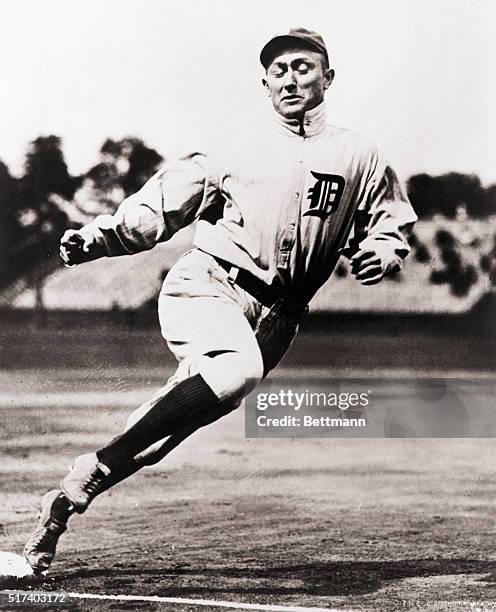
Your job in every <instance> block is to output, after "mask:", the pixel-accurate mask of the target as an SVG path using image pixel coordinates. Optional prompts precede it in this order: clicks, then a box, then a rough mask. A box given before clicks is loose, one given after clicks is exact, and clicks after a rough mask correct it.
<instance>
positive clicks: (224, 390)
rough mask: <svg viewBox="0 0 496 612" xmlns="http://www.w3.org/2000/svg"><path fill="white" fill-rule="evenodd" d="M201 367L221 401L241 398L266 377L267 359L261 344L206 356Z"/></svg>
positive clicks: (204, 376) (200, 371) (198, 364)
mask: <svg viewBox="0 0 496 612" xmlns="http://www.w3.org/2000/svg"><path fill="white" fill-rule="evenodd" d="M197 369H198V373H199V374H200V375H201V376H202V377H203V379H204V380H205V382H206V383H207V384H208V385H209V387H210V388H211V389H212V391H213V392H214V393H215V395H216V396H217V397H218V398H219V400H220V401H221V402H223V403H231V402H239V401H240V400H241V399H242V398H243V397H244V396H245V395H247V394H248V393H250V392H251V391H253V389H254V388H255V386H256V385H257V384H258V383H259V382H260V380H261V379H262V376H263V360H262V355H261V353H260V350H259V349H258V347H257V350H256V351H251V352H250V353H249V352H246V353H241V352H238V351H226V352H222V353H218V354H216V355H215V357H207V356H202V357H201V358H200V359H198V361H197Z"/></svg>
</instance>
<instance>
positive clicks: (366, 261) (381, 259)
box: [350, 243, 399, 285]
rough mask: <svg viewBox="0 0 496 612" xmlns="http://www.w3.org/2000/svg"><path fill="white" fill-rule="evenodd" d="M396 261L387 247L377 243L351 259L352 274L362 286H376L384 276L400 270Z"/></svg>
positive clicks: (360, 251) (358, 252) (361, 250)
mask: <svg viewBox="0 0 496 612" xmlns="http://www.w3.org/2000/svg"><path fill="white" fill-rule="evenodd" d="M396 259H397V258H396V257H394V255H393V254H392V253H391V249H389V248H388V246H387V245H381V244H380V243H376V244H375V245H374V246H373V247H368V248H363V249H360V250H359V251H357V252H356V253H355V254H354V255H353V257H351V259H350V262H351V273H352V274H354V275H355V277H356V279H357V280H359V281H360V282H361V283H362V285H376V284H377V283H380V282H381V280H382V279H383V278H384V276H386V275H387V274H391V273H392V272H394V271H395V270H397V269H399V265H398V263H397V261H396Z"/></svg>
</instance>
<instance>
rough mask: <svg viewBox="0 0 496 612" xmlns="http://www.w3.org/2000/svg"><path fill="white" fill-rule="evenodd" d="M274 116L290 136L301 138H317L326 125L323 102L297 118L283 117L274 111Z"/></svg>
mask: <svg viewBox="0 0 496 612" xmlns="http://www.w3.org/2000/svg"><path fill="white" fill-rule="evenodd" d="M274 114H275V116H276V119H277V122H278V123H279V124H280V125H282V126H283V127H284V128H286V129H287V130H289V131H290V132H291V133H292V134H295V135H296V136H301V137H302V138H311V137H312V136H317V135H318V134H320V133H321V132H322V131H323V129H324V127H325V125H326V107H325V102H324V101H322V102H321V103H320V104H319V105H317V106H315V107H314V108H312V109H310V110H308V111H307V112H306V113H304V114H303V115H301V116H298V117H284V116H283V115H281V114H279V113H278V112H277V111H275V110H274Z"/></svg>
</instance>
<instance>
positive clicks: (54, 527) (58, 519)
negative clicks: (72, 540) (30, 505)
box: [24, 490, 68, 573]
mask: <svg viewBox="0 0 496 612" xmlns="http://www.w3.org/2000/svg"><path fill="white" fill-rule="evenodd" d="M60 505H62V506H63V509H62V511H61V510H60V507H58V506H60ZM67 507H68V502H67V500H66V499H65V497H64V494H63V493H62V491H60V490H54V491H49V492H48V493H47V494H46V495H45V496H44V497H43V499H42V500H41V508H40V512H39V514H38V524H37V526H36V529H35V530H34V531H33V533H32V534H31V536H30V538H29V540H28V541H27V543H26V546H25V547H24V557H25V559H26V561H27V562H28V563H29V565H30V566H31V567H32V568H33V571H34V572H35V573H40V572H45V571H46V570H47V569H48V568H49V567H50V564H51V563H52V561H53V558H54V557H55V549H56V548H57V543H58V541H59V538H60V536H61V535H62V534H63V533H64V531H65V530H66V529H67V510H66V509H67ZM64 509H65V512H64Z"/></svg>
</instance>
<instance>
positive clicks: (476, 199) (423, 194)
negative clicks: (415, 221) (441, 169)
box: [407, 172, 496, 218]
mask: <svg viewBox="0 0 496 612" xmlns="http://www.w3.org/2000/svg"><path fill="white" fill-rule="evenodd" d="M407 187H408V195H409V197H410V200H411V202H412V204H413V207H414V208H415V210H416V211H417V214H418V215H419V217H431V216H432V215H434V214H436V213H440V214H442V215H444V216H446V217H448V218H454V217H455V216H456V213H457V210H458V209H459V208H460V207H465V208H466V210H467V212H468V214H469V215H470V216H472V217H483V216H486V215H487V214H489V213H490V208H491V206H490V205H488V197H487V193H486V191H485V190H484V188H483V187H482V185H481V182H480V179H479V177H478V176H476V175H475V174H460V173H458V172H449V173H448V174H442V175H441V176H430V175H428V174H415V175H414V176H412V177H411V178H410V179H409V180H408V184H407ZM493 211H494V212H496V210H494V209H493Z"/></svg>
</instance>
